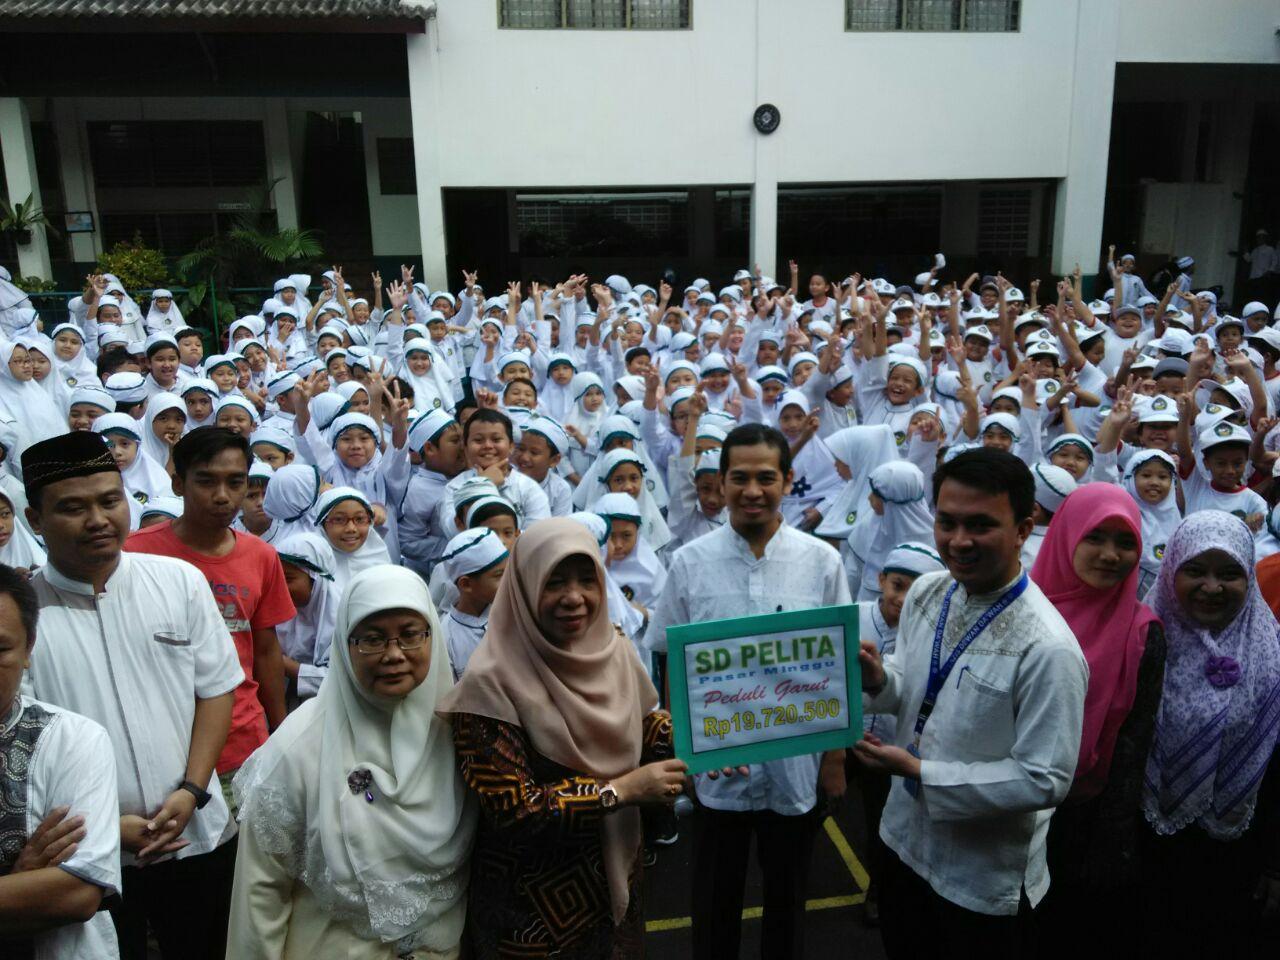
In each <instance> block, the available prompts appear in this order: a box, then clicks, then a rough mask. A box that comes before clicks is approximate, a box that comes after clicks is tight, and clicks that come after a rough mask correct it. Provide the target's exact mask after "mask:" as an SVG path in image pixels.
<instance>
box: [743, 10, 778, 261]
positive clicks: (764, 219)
mask: <svg viewBox="0 0 1280 960" xmlns="http://www.w3.org/2000/svg"><path fill="white" fill-rule="evenodd" d="M785 7H786V5H785V4H777V5H776V6H775V5H773V4H771V3H770V2H768V0H756V3H755V25H756V30H755V42H756V51H755V52H756V55H755V57H754V60H755V81H756V88H755V103H753V104H751V105H750V107H749V111H750V112H749V113H748V115H747V116H745V117H743V118H742V122H743V123H746V124H752V122H753V121H752V116H751V114H753V113H754V111H755V109H756V107H758V106H759V105H760V104H762V103H772V104H774V105H775V106H776V107H777V108H778V110H779V112H780V113H781V114H782V117H783V120H782V125H781V126H779V127H778V129H777V130H775V131H774V132H773V133H767V134H766V133H760V132H759V131H758V130H755V129H754V127H753V128H752V136H753V137H754V138H755V140H754V153H755V174H754V179H753V182H752V185H751V263H744V264H743V266H744V267H746V268H747V269H749V270H750V269H754V267H753V265H754V264H757V263H758V264H759V265H760V269H761V270H762V271H764V274H765V275H766V276H770V277H781V276H783V275H784V273H783V272H780V271H781V265H780V264H779V263H778V166H779V161H778V154H779V153H780V152H781V148H782V143H781V141H780V140H779V138H780V137H785V136H786V135H787V126H786V123H787V121H786V115H787V107H788V104H785V103H779V102H778V101H777V100H776V99H775V97H776V95H777V92H778V91H779V90H781V88H782V86H781V79H782V57H779V56H777V55H776V51H775V50H774V49H773V47H772V44H773V42H774V40H773V38H775V37H777V36H782V35H784V34H785V31H786V26H787V22H786V16H785Z"/></svg>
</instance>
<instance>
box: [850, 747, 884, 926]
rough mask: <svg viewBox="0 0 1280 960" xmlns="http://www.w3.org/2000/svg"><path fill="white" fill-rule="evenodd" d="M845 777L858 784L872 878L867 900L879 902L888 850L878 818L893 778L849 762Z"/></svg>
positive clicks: (868, 869) (853, 761) (869, 872)
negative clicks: (882, 838) (881, 836)
mask: <svg viewBox="0 0 1280 960" xmlns="http://www.w3.org/2000/svg"><path fill="white" fill-rule="evenodd" d="M845 774H846V776H848V778H849V782H850V783H856V784H857V785H858V791H859V792H860V793H861V794H862V817H863V823H864V824H865V826H866V830H867V874H868V876H870V877H871V888H870V889H869V890H868V891H867V897H868V899H872V900H876V901H877V902H878V900H879V896H880V888H881V879H882V875H883V874H884V872H885V860H886V858H887V857H888V856H889V848H888V847H886V846H885V844H884V841H883V840H881V839H880V816H881V814H883V813H884V805H885V804H886V803H888V802H889V787H890V785H891V784H892V783H893V777H891V776H890V775H889V774H887V773H884V772H882V771H880V770H872V769H871V768H870V767H867V766H866V765H865V764H862V763H859V762H858V761H857V760H852V759H851V760H848V761H847V762H846V763H845Z"/></svg>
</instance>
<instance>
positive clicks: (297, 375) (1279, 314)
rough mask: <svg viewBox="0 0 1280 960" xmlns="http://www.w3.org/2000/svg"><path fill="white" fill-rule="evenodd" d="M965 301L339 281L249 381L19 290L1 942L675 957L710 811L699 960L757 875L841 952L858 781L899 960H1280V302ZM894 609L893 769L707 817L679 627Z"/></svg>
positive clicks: (936, 282) (1, 688) (122, 306)
mask: <svg viewBox="0 0 1280 960" xmlns="http://www.w3.org/2000/svg"><path fill="white" fill-rule="evenodd" d="M936 263H937V265H936V266H934V267H933V268H932V269H930V270H928V271H926V272H923V273H921V274H919V275H918V276H917V277H915V278H914V281H913V283H911V284H909V285H901V286H895V284H894V283H892V282H890V281H888V280H885V279H883V278H865V279H864V278H862V277H861V276H859V275H857V274H854V275H852V276H848V277H845V278H843V279H835V278H828V277H825V276H822V275H820V274H814V275H812V276H810V277H809V279H808V283H807V286H806V287H805V288H804V289H803V290H802V289H801V288H800V282H801V281H800V278H801V274H800V270H799V267H798V265H797V264H795V263H791V264H790V275H789V277H787V278H785V279H784V280H782V281H775V280H773V279H771V278H769V277H767V276H763V275H762V274H761V272H760V270H759V269H758V268H757V269H756V270H754V271H752V270H745V269H744V270H740V271H738V272H737V274H736V275H735V276H734V277H733V279H732V281H731V282H729V283H728V284H727V285H726V286H724V287H721V288H718V289H717V288H713V287H712V286H711V284H710V283H709V282H708V281H706V280H702V279H699V280H695V281H694V282H692V283H691V284H689V285H688V286H687V287H685V288H684V289H683V290H676V289H674V288H672V287H671V286H670V285H669V284H668V283H666V282H665V281H664V282H661V283H659V284H658V286H657V287H650V286H646V285H643V284H635V285H633V284H632V283H630V282H629V281H628V280H627V279H626V278H624V277H621V276H610V277H608V278H607V279H605V280H604V282H602V283H591V282H590V280H589V278H587V277H586V276H583V275H574V276H570V277H569V278H568V279H566V280H564V281H563V282H559V283H542V282H537V281H535V282H530V283H527V284H521V283H510V284H507V285H506V286H505V288H504V289H503V290H502V291H501V292H499V291H496V290H489V291H486V290H485V289H484V288H483V287H482V286H481V285H480V281H479V277H477V276H476V275H475V274H473V273H467V274H465V275H464V286H463V288H462V289H461V290H459V291H458V292H456V293H454V292H450V291H448V290H434V291H433V290H431V289H429V288H428V286H427V285H426V284H424V283H421V282H415V281H414V276H413V271H412V270H411V269H409V268H402V271H401V274H402V275H401V277H400V278H399V279H397V280H393V281H392V282H390V283H387V284H385V285H384V283H383V280H382V278H381V277H380V276H379V275H377V274H374V275H373V276H372V277H371V278H370V295H369V297H368V298H365V297H359V296H356V293H357V292H358V291H356V290H354V289H353V288H352V287H351V286H350V285H349V284H348V283H347V281H346V278H345V277H344V276H343V273H342V271H341V270H340V269H339V268H336V267H335V268H334V269H332V270H330V271H328V272H326V273H325V274H324V275H323V277H322V278H321V279H320V282H319V283H318V284H313V283H312V280H311V277H309V276H304V275H294V276H289V277H285V278H282V279H280V280H278V281H277V282H276V283H275V288H274V292H273V295H272V296H271V297H270V298H269V299H267V300H266V301H265V302H264V303H263V305H262V309H261V311H260V313H259V314H255V315H252V316H246V317H242V318H241V319H239V320H237V321H236V322H235V323H233V324H232V325H231V326H230V328H229V329H228V330H227V331H226V332H225V342H220V343H218V344H217V345H216V347H215V348H214V350H216V352H210V353H209V354H208V355H206V349H205V345H206V342H207V336H208V332H207V331H200V330H197V329H194V328H192V327H190V326H188V325H187V324H186V322H185V321H184V318H183V316H182V314H181V312H180V311H179V309H178V307H177V305H176V304H175V302H174V299H173V296H172V294H171V293H170V292H169V291H166V290H154V291H152V292H151V294H150V297H149V299H146V298H143V299H146V302H147V309H146V310H145V312H144V310H143V309H142V307H141V305H140V304H139V302H138V300H137V299H135V297H134V296H133V295H131V294H130V292H129V291H127V290H126V289H125V288H124V287H123V286H122V285H121V284H120V283H119V282H118V280H117V279H116V278H114V277H111V276H97V275H95V276H90V277H88V278H87V279H86V284H85V289H84V293H83V295H82V296H79V297H76V298H74V299H73V300H71V301H70V303H69V304H68V309H69V312H70V316H71V319H70V320H69V321H68V322H66V323H60V324H57V325H54V326H52V327H50V328H49V329H45V325H44V324H43V323H42V322H41V319H40V317H39V315H38V313H37V312H36V311H35V310H34V309H32V308H31V307H30V305H29V304H28V303H26V301H25V300H23V299H22V298H21V297H20V296H18V295H12V294H13V292H14V291H13V289H12V285H11V284H9V286H8V288H4V287H3V285H5V284H8V276H7V274H5V273H4V272H3V271H0V293H4V294H5V296H4V297H3V298H0V302H2V303H4V304H6V306H4V307H3V308H2V309H0V334H2V337H0V360H3V361H4V363H3V365H0V451H2V453H3V463H2V466H3V472H0V564H3V565H4V567H3V569H0V711H2V712H3V716H4V717H5V719H4V721H3V723H2V724H0V777H3V778H5V780H6V782H5V783H4V784H3V785H0V787H2V789H0V952H4V953H5V955H15V956H23V955H34V956H42V957H43V956H48V957H54V956H56V957H85V958H88V957H111V956H124V957H127V958H142V957H145V956H146V953H147V949H148V941H149V940H153V941H154V942H156V943H157V944H158V946H159V949H160V951H161V952H162V954H163V955H164V956H165V957H184V958H185V957H202V956H209V957H221V956H223V955H224V954H225V955H226V956H227V957H234V958H242V957H263V958H267V957H273V958H281V957H308V958H314V957H329V956H334V957H337V956H342V957H370V958H374V957H377V958H383V957H385V958H391V957H418V958H436V957H456V956H465V957H478V958H487V957H501V956H528V957H539V956H547V957H550V956H557V957H627V956H637V955H639V954H640V953H641V952H642V950H643V932H644V927H643V919H644V915H643V909H642V904H641V901H640V892H641V877H642V869H641V868H642V866H643V865H644V864H645V863H647V862H652V860H653V858H654V857H656V856H657V855H658V853H657V850H658V849H659V848H660V847H661V846H662V845H663V844H664V843H669V842H672V841H673V840H674V838H675V836H676V830H677V821H676V819H675V817H674V816H673V815H672V814H671V805H672V804H673V802H674V801H675V800H676V799H678V798H679V797H681V796H682V795H684V794H686V793H688V794H689V795H691V798H692V799H693V800H694V806H695V814H694V819H693V828H694V831H695V833H696V845H695V854H694V865H693V901H692V904H691V914H692V918H693V953H694V955H695V956H697V957H699V958H704V957H736V956H737V955H738V953H739V938H740V926H741V916H742V907H743V891H744V886H745V878H746V870H747V864H748V858H749V851H750V847H751V838H752V837H754V838H755V840H756V851H757V856H758V859H759V861H760V863H761V866H762V867H763V874H764V914H763V920H762V952H763V955H764V956H766V957H769V958H787V957H796V958H798V957H801V956H802V955H803V946H804V907H805V898H806V888H807V878H808V874H809V869H810V855H811V853H812V850H813V845H814V838H815V832H816V828H817V826H818V824H819V823H820V821H821V818H822V817H823V816H824V815H825V813H826V811H827V810H828V809H829V805H830V804H831V803H832V802H834V801H838V800H839V799H840V798H841V797H843V796H844V794H845V792H846V787H847V785H848V784H849V783H852V784H853V785H854V786H855V787H856V788H857V789H858V790H859V791H860V792H861V795H862V805H863V809H864V810H865V813H866V819H867V833H868V847H869V849H868V853H869V857H868V865H869V868H870V875H871V879H872V887H871V889H870V890H869V891H868V900H867V903H866V905H865V919H866V920H867V921H869V922H872V923H877V922H882V932H883V936H884V942H885V947H886V950H887V952H888V953H889V955H890V956H892V957H916V956H921V955H923V954H924V953H926V952H933V951H936V948H937V947H938V946H939V944H941V945H942V946H943V947H944V949H946V950H947V951H948V952H949V953H952V954H960V955H974V956H977V955H978V954H979V953H981V954H982V955H984V956H986V957H989V956H991V955H993V954H994V955H1007V956H1018V955H1021V954H1022V953H1023V952H1025V951H1027V950H1029V949H1032V946H1031V945H1034V949H1036V950H1038V951H1040V952H1046V953H1063V954H1064V955H1065V954H1066V953H1067V952H1068V951H1070V952H1076V951H1077V950H1078V949H1080V948H1081V947H1082V945H1083V944H1084V943H1085V938H1086V936H1087V935H1088V934H1089V931H1090V929H1091V927H1089V926H1082V924H1081V919H1080V918H1081V917H1082V916H1083V915H1086V914H1087V915H1089V916H1091V917H1095V918H1097V923H1098V924H1103V925H1105V926H1106V928H1107V929H1108V930H1113V931H1115V933H1114V937H1115V938H1116V939H1118V940H1123V941H1124V942H1125V943H1126V944H1129V945H1130V948H1131V949H1139V947H1141V948H1142V949H1148V948H1150V949H1154V947H1153V945H1154V944H1160V945H1162V946H1161V949H1162V950H1166V951H1168V950H1173V951H1178V952H1181V951H1184V950H1187V949H1190V948H1192V947H1193V946H1195V947H1196V948H1197V949H1199V948H1200V946H1196V945H1201V946H1202V948H1203V949H1204V950H1209V949H1213V950H1217V951H1218V952H1220V953H1222V954H1223V955H1237V954H1239V955H1247V954H1249V953H1251V952H1252V951H1256V950H1260V949H1263V948H1264V947H1263V945H1264V944H1267V945H1272V946H1274V941H1273V940H1271V939H1268V938H1270V937H1272V936H1273V935H1274V931H1273V930H1272V928H1271V925H1270V920H1271V917H1272V914H1274V913H1275V912H1276V910H1277V907H1280V816H1277V813H1280V810H1277V809H1276V803H1277V799H1276V797H1275V789H1276V788H1275V783H1274V781H1275V778H1274V777H1271V776H1269V771H1270V761H1271V757H1272V755H1273V753H1274V748H1275V745H1276V739H1277V735H1280V641H1278V636H1277V635H1278V633H1280V627H1278V626H1277V621H1276V619H1275V614H1274V613H1273V610H1280V514H1277V512H1276V507H1275V506H1274V504H1275V503H1276V502H1280V483H1277V482H1276V481H1275V480H1274V479H1273V477H1275V476H1276V475H1280V419H1277V416H1276V414H1277V412H1278V411H1277V406H1278V405H1280V371H1277V369H1276V364H1277V361H1280V328H1278V327H1275V326H1273V323H1275V322H1277V321H1280V308H1277V310H1276V312H1275V313H1274V314H1273V313H1272V311H1271V309H1270V308H1269V307H1268V306H1267V305H1264V304H1262V303H1259V302H1251V303H1248V304H1246V305H1245V306H1244V307H1243V308H1242V309H1240V310H1239V311H1238V312H1239V316H1234V315H1231V314H1230V313H1228V312H1226V310H1225V308H1223V307H1222V306H1221V305H1220V304H1219V303H1218V302H1217V301H1216V299H1215V297H1214V296H1213V294H1212V293H1210V292H1207V291H1200V290H1198V289H1197V288H1196V285H1195V283H1194V279H1193V277H1194V261H1193V260H1192V259H1191V258H1190V257H1183V258H1181V259H1180V260H1179V261H1178V266H1179V268H1180V269H1181V270H1182V271H1183V272H1182V274H1181V275H1180V276H1179V277H1177V278H1176V279H1175V280H1173V281H1172V282H1170V283H1169V284H1168V285H1167V287H1166V289H1164V290H1161V291H1159V293H1160V296H1159V297H1156V296H1155V295H1153V294H1151V293H1150V292H1148V291H1147V288H1146V285H1145V284H1144V282H1143V281H1142V279H1141V278H1139V277H1138V276H1137V275H1136V273H1135V271H1134V265H1135V261H1134V258H1133V257H1131V256H1124V257H1120V258H1119V259H1116V258H1115V257H1114V251H1112V255H1111V256H1110V257H1109V258H1108V262H1107V264H1106V269H1107V271H1108V273H1109V275H1110V279H1111V289H1109V290H1107V292H1106V294H1105V295H1104V296H1103V297H1102V298H1100V299H1095V300H1091V301H1086V300H1085V294H1084V291H1083V288H1082V280H1081V275H1080V270H1079V269H1077V270H1076V272H1075V274H1074V275H1073V276H1069V277H1064V278H1062V279H1060V280H1058V281H1056V282H1053V283H1047V284H1045V285H1044V290H1043V293H1042V289H1041V283H1040V281H1038V280H1032V281H1030V283H1029V284H1028V286H1027V288H1026V291H1025V293H1024V292H1023V290H1021V289H1019V288H1018V287H1017V286H1015V285H1014V284H1013V283H1012V282H1010V281H1009V280H1008V279H1006V278H1005V277H1003V276H1002V275H1000V274H997V275H995V276H991V277H979V276H978V275H976V274H975V275H972V276H969V277H967V278H956V279H955V280H946V279H944V278H943V273H944V271H945V262H944V260H943V258H942V257H939V258H938V259H937V261H936ZM806 294H807V298H805V295H806ZM855 600H856V601H858V602H859V603H860V604H861V606H860V618H861V638H862V641H863V644H862V645H863V651H862V655H861V662H862V671H863V679H864V687H865V689H866V693H865V698H866V700H865V710H866V712H867V723H866V735H865V737H864V739H863V740H862V741H861V742H860V743H859V744H858V745H857V747H856V749H854V750H849V751H844V750H835V751H830V752H828V753H825V754H816V755H802V756H794V757H787V758H783V759H780V760H774V761H770V762H768V763H764V764H760V765H753V766H751V767H749V768H745V767H744V768H739V769H725V770H723V771H718V772H711V773H707V774H702V775H699V776H697V777H693V778H689V777H687V775H686V767H685V765H684V763H683V762H682V761H680V760H678V759H676V758H674V757H673V750H672V730H671V720H670V716H669V714H668V713H667V712H666V711H665V710H664V709H662V708H661V704H662V702H663V701H664V700H665V698H666V691H665V690H663V685H664V684H663V676H664V671H663V664H664V661H665V656H666V652H667V638H666V632H667V628H668V627H669V626H672V625H678V624H684V623H696V622H704V621H708V620H716V619H723V618H728V617H742V616H750V615H753V614H761V613H774V612H778V611H784V610H803V609H811V608H816V607H824V606H832V605H839V604H845V603H849V602H853V601H855ZM952 677H954V678H955V679H951V678H952ZM104 730H105V733H104ZM28 761H29V762H28ZM215 775H216V777H217V779H216V780H215V779H214V777H215ZM642 813H643V815H642ZM882 911H883V916H881V913H882ZM1206 913H1209V914H1211V918H1209V919H1206V917H1205V914H1206ZM108 917H109V919H108ZM1109 935H1110V934H1109ZM11 948H12V949H13V950H17V951H19V952H18V953H14V954H11V953H10V952H9V951H10V949H11ZM23 951H25V952H23Z"/></svg>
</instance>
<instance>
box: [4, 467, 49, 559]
mask: <svg viewBox="0 0 1280 960" xmlns="http://www.w3.org/2000/svg"><path fill="white" fill-rule="evenodd" d="M0 501H3V502H4V503H5V504H7V505H8V507H9V509H10V510H12V511H13V535H12V536H11V537H9V542H8V543H6V544H5V545H4V546H3V547H0V563H3V564H5V565H7V566H10V567H21V568H22V569H24V570H32V569H34V568H35V567H40V566H44V563H45V560H46V559H47V557H46V556H45V552H44V548H43V547H42V546H40V544H39V542H37V540H36V538H35V536H34V535H33V534H32V533H31V531H30V530H28V529H27V521H26V518H25V517H24V516H23V511H24V510H25V509H26V506H27V499H26V497H25V496H24V497H22V498H18V497H15V496H11V495H10V494H9V492H8V491H7V490H5V489H3V488H2V487H0Z"/></svg>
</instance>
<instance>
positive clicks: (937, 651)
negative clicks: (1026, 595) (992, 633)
mask: <svg viewBox="0 0 1280 960" xmlns="http://www.w3.org/2000/svg"><path fill="white" fill-rule="evenodd" d="M1027 583H1028V580H1027V575H1026V574H1025V573H1024V574H1023V575H1022V576H1021V577H1019V578H1018V582H1017V583H1015V584H1014V585H1013V586H1012V587H1010V588H1009V589H1008V590H1006V591H1005V592H1004V593H1003V594H1002V595H1001V596H1000V599H999V600H997V601H996V602H995V603H993V604H992V605H991V606H989V607H987V609H986V610H985V611H984V612H983V614H982V616H980V617H979V618H978V619H977V622H975V623H974V625H973V626H971V627H970V628H969V629H968V630H967V631H966V632H965V635H964V636H963V637H961V638H960V642H959V643H957V644H956V648H955V649H954V650H952V651H951V655H950V656H949V657H947V661H946V663H943V664H942V665H941V666H939V663H938V661H939V660H940V658H941V657H942V634H943V633H944V632H945V631H946V629H947V614H948V613H949V612H950V610H951V597H952V596H953V595H954V594H955V592H956V588H957V587H958V586H959V584H956V583H953V584H951V587H950V589H948V590H947V595H946V597H944V598H943V600H942V610H941V612H940V613H939V614H938V626H937V628H936V629H935V630H934V631H933V654H932V655H931V656H930V658H929V682H928V684H927V685H926V687H925V691H924V700H923V701H921V703H920V713H919V715H918V716H917V717H916V729H915V746H916V748H917V749H919V745H920V734H921V733H923V732H924V725H925V724H926V723H928V722H929V715H930V714H931V713H933V706H934V704H935V703H936V702H937V700H938V694H939V693H941V692H942V687H943V685H944V684H946V682H947V677H949V676H950V675H951V670H952V668H954V667H955V665H956V661H957V660H959V659H960V657H961V656H962V655H963V654H964V652H965V651H966V650H968V649H969V645H970V644H971V643H973V641H974V640H976V639H978V635H979V634H981V633H982V631H983V630H985V629H987V627H989V626H991V623H992V621H993V620H995V618H996V617H998V616H1000V614H1002V613H1004V611H1005V610H1006V609H1007V608H1008V607H1009V606H1010V605H1011V604H1012V603H1013V601H1015V600H1017V599H1018V598H1019V597H1020V596H1022V592H1023V591H1024V590H1026V589H1027Z"/></svg>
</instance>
